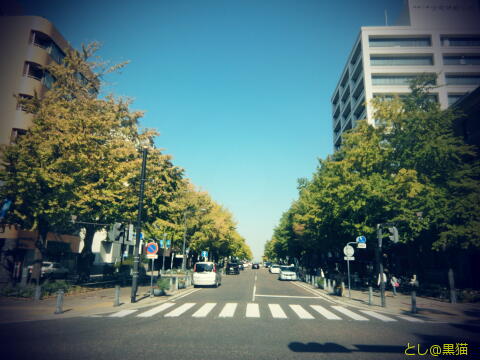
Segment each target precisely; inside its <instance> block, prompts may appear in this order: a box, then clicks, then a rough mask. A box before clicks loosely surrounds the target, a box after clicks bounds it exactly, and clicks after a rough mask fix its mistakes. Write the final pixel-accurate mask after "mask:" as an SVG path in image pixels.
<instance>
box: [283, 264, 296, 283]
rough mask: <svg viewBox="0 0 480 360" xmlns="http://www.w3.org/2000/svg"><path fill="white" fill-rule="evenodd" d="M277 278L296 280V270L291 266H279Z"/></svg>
mask: <svg viewBox="0 0 480 360" xmlns="http://www.w3.org/2000/svg"><path fill="white" fill-rule="evenodd" d="M278 280H294V281H296V280H297V272H296V270H295V267H293V266H280V273H279V274H278Z"/></svg>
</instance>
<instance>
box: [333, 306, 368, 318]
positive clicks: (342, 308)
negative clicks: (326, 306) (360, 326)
mask: <svg viewBox="0 0 480 360" xmlns="http://www.w3.org/2000/svg"><path fill="white" fill-rule="evenodd" d="M332 308H334V309H335V310H337V311H338V312H341V313H342V314H344V315H347V316H348V317H349V318H352V319H353V320H359V321H368V319H367V318H366V317H363V316H362V315H358V314H355V313H354V312H353V311H350V310H348V309H345V308H344V307H343V306H332Z"/></svg>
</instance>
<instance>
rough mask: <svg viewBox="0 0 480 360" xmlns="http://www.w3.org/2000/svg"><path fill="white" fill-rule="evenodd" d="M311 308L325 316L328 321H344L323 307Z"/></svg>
mask: <svg viewBox="0 0 480 360" xmlns="http://www.w3.org/2000/svg"><path fill="white" fill-rule="evenodd" d="M310 307H311V308H312V309H313V310H315V311H316V312H318V313H319V314H320V315H323V316H324V317H326V318H327V319H328V320H342V318H341V317H339V316H337V315H335V314H334V313H332V312H331V311H328V310H327V309H325V308H324V307H323V306H320V305H310Z"/></svg>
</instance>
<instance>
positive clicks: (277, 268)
mask: <svg viewBox="0 0 480 360" xmlns="http://www.w3.org/2000/svg"><path fill="white" fill-rule="evenodd" d="M268 271H270V273H272V274H279V273H280V265H277V264H273V265H271V266H270V269H268Z"/></svg>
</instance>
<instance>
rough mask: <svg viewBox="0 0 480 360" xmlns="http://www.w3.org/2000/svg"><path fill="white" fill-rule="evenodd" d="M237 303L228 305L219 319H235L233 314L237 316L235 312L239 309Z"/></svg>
mask: <svg viewBox="0 0 480 360" xmlns="http://www.w3.org/2000/svg"><path fill="white" fill-rule="evenodd" d="M237 305H238V304H237V303H227V304H225V306H224V307H223V309H222V312H221V313H220V315H218V317H221V318H227V317H233V314H235V310H236V309H237Z"/></svg>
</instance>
